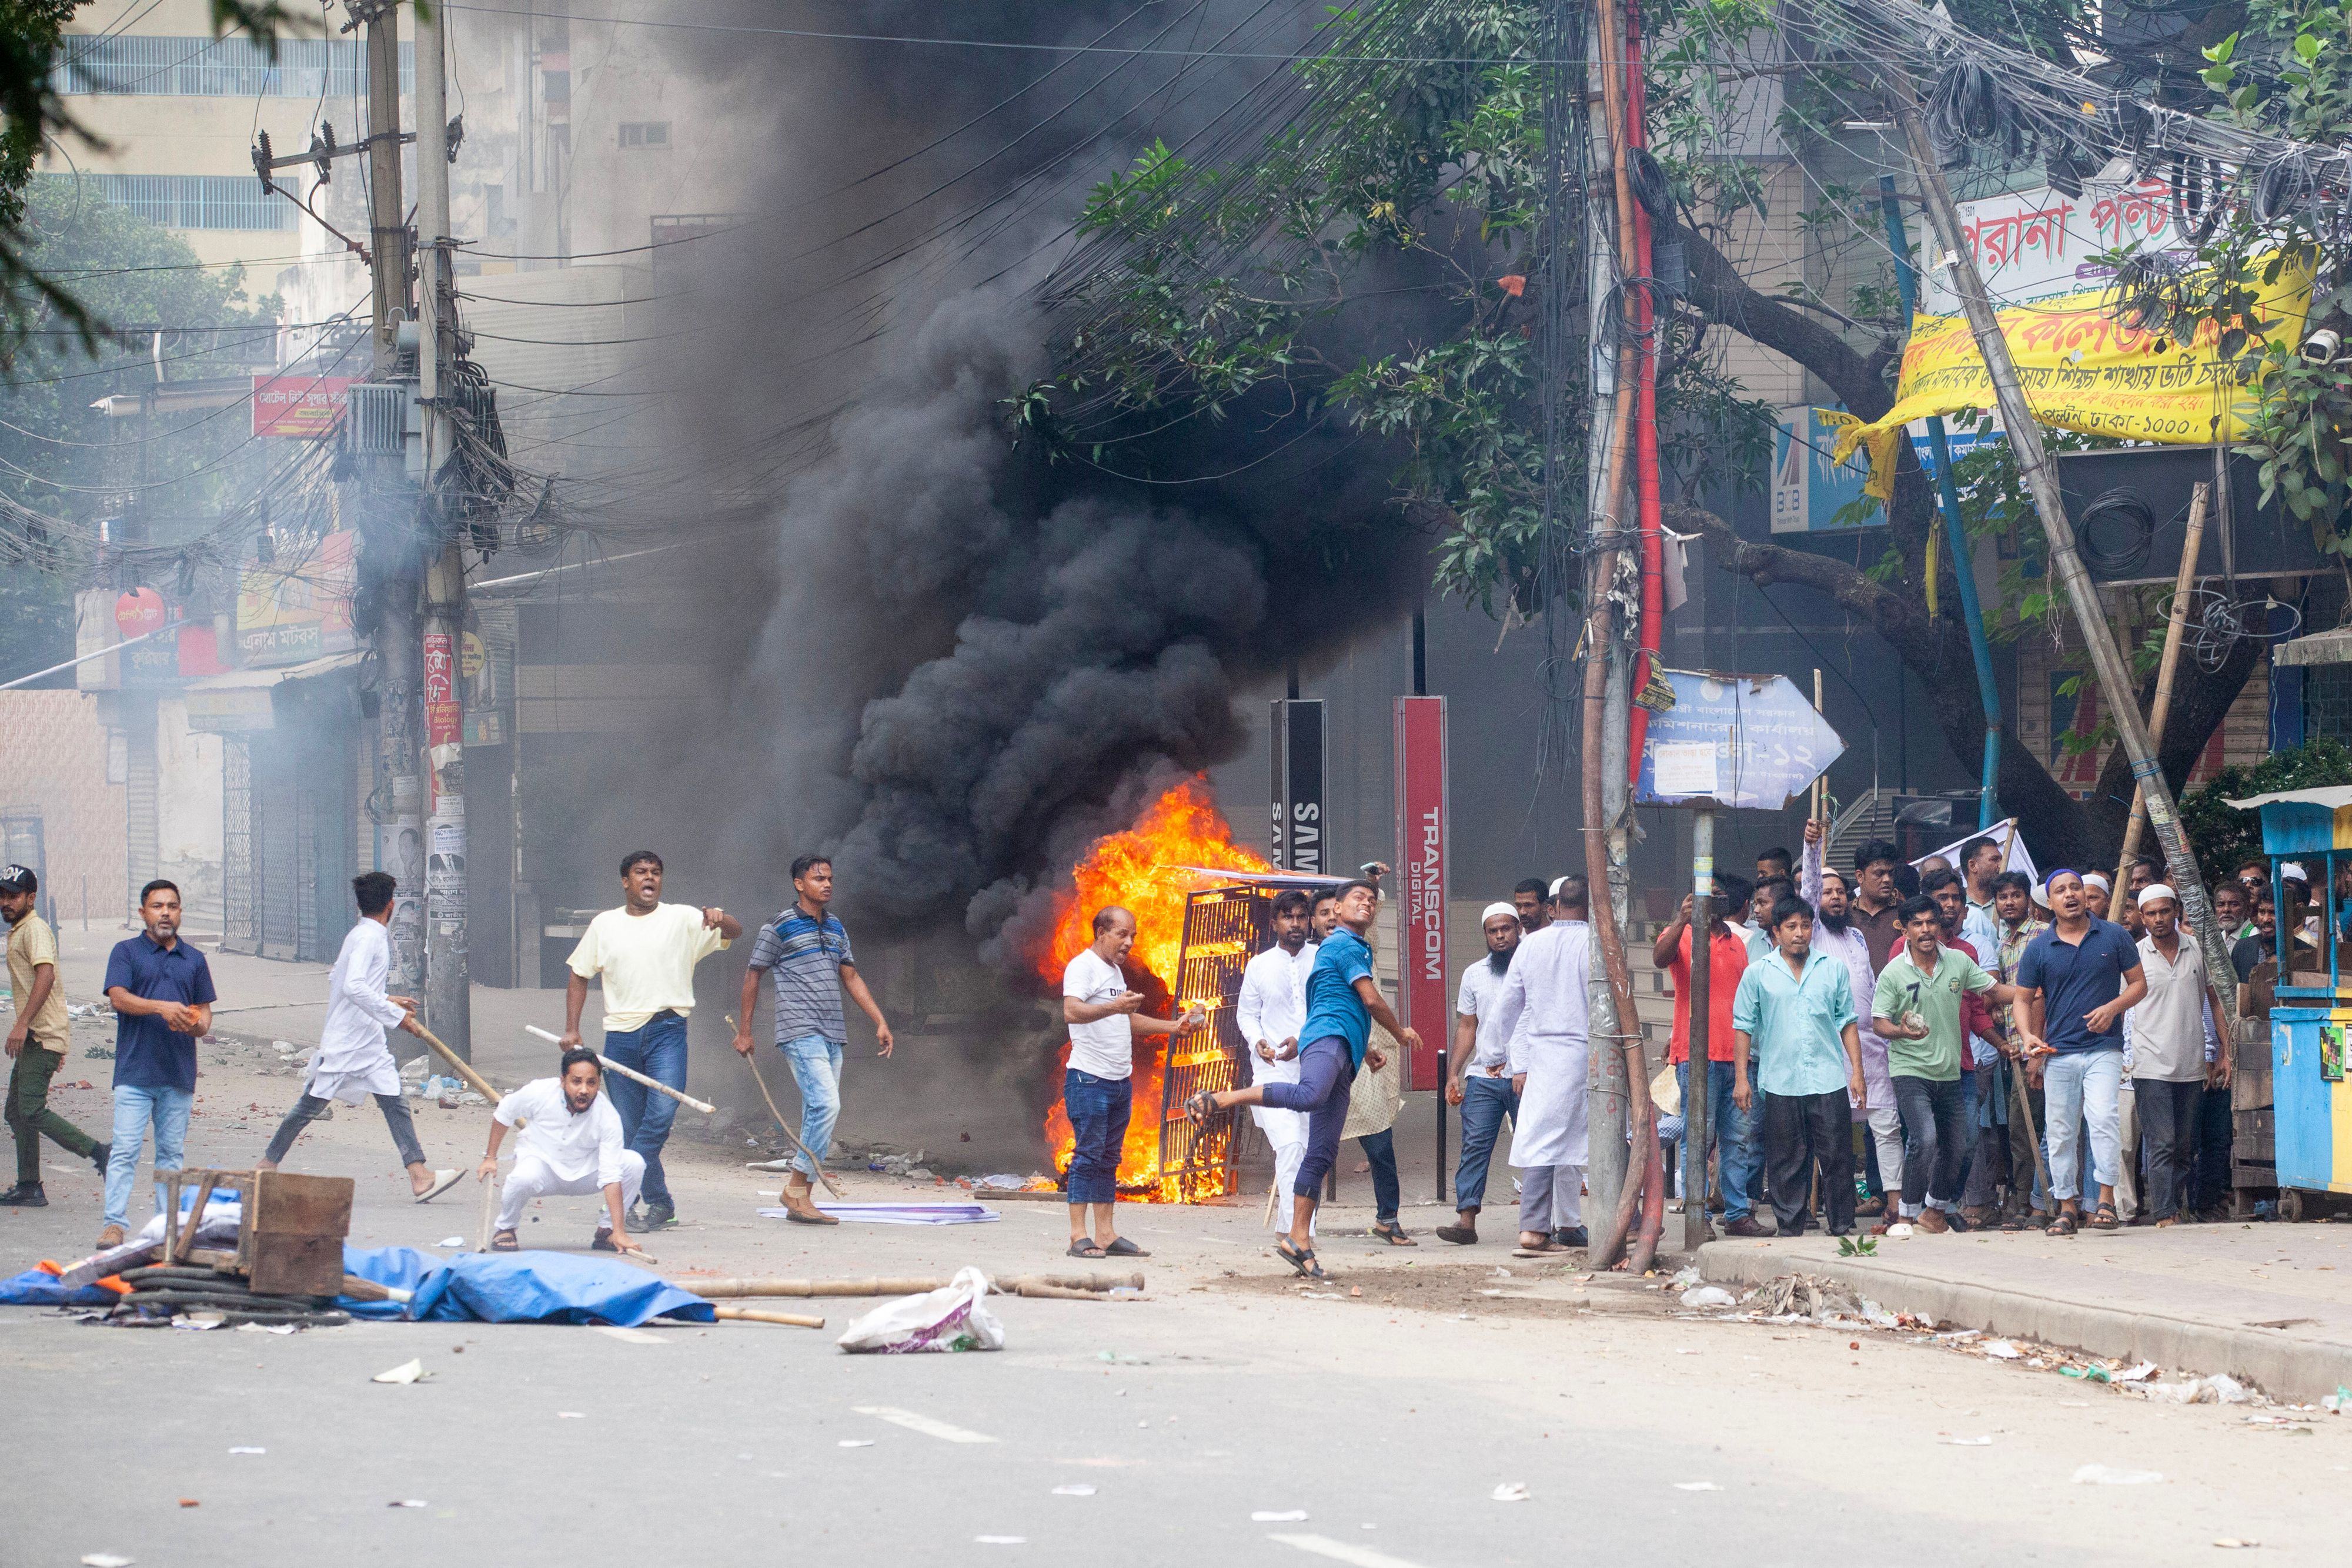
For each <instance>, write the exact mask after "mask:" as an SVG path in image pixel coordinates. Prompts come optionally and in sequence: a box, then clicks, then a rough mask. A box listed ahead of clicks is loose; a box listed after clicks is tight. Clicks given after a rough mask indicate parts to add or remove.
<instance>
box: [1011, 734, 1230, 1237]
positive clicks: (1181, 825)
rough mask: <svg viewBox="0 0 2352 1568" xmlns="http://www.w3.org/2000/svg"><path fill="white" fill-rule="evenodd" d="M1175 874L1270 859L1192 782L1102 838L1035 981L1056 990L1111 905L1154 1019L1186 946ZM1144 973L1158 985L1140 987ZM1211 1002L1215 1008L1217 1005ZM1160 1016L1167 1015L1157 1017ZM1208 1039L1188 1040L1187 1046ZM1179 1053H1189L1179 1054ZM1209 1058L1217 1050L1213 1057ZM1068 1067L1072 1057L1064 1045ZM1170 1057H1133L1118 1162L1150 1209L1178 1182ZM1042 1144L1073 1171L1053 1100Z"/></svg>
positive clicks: (1125, 1184)
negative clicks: (1163, 1129) (1166, 1093)
mask: <svg viewBox="0 0 2352 1568" xmlns="http://www.w3.org/2000/svg"><path fill="white" fill-rule="evenodd" d="M1178 866H1206V867H1209V868H1211V869H1213V870H1220V871H1238V872H1262V871H1265V870H1268V869H1270V868H1269V867H1268V866H1267V864H1266V862H1265V859H1264V858H1263V857H1262V856H1260V855H1257V854H1255V853H1253V852H1251V851H1249V850H1246V849H1244V848H1243V847H1242V846H1241V845H1239V844H1237V843H1235V842H1234V830H1233V826H1232V824H1230V823H1228V822H1227V821H1225V819H1224V816H1223V813H1222V812H1220V811H1219V810H1217V808H1216V807H1215V805H1214V804H1213V803H1212V802H1211V800H1210V799H1209V785H1208V780H1207V779H1202V778H1197V777H1196V778H1192V779H1185V780H1184V781H1183V782H1182V783H1181V784H1178V785H1177V786H1175V788H1173V789H1170V790H1169V791H1168V792H1167V793H1166V794H1164V795H1162V796H1160V799H1158V800H1154V801H1153V802H1152V803H1151V804H1150V806H1149V807H1147V808H1146V809H1145V810H1144V813H1143V815H1142V817H1141V818H1140V819H1139V820H1138V821H1137V822H1136V824H1135V826H1134V827H1132V828H1129V830H1127V831H1125V832H1119V833H1111V834H1108V835H1107V836H1105V837H1103V838H1099V839H1097V840H1096V841H1095V842H1094V847H1093V848H1091V849H1090V850H1088V851H1087V858H1086V859H1085V860H1083V861H1081V862H1078V864H1077V865H1076V867H1075V868H1074V869H1073V871H1072V873H1071V881H1072V883H1073V884H1074V885H1073V888H1072V891H1071V892H1070V893H1068V894H1065V895H1063V897H1062V898H1061V900H1060V901H1059V903H1058V904H1057V905H1056V908H1055V923H1054V945H1053V949H1052V951H1051V953H1050V954H1049V955H1048V956H1046V957H1045V960H1044V961H1042V962H1041V963H1040V964H1039V966H1038V972H1039V973H1040V974H1042V975H1044V976H1045V978H1046V979H1047V980H1048V981H1050V982H1051V983H1053V984H1054V985H1056V986H1058V985H1060V984H1061V979H1062V970H1063V969H1064V967H1066V966H1067V965H1068V964H1069V961H1070V960H1071V959H1072V958H1075V957H1076V956H1078V951H1079V949H1081V948H1083V947H1085V946H1087V944H1088V943H1089V942H1092V941H1093V940H1094V917H1095V911H1097V909H1100V908H1102V907H1103V905H1105V904H1124V905H1125V906H1126V907H1127V908H1129V909H1131V910H1133V911H1134V912H1135V925H1136V935H1135V946H1133V947H1132V948H1131V949H1129V952H1128V956H1127V969H1128V973H1129V976H1130V977H1131V983H1133V984H1134V985H1135V988H1136V989H1138V990H1139V991H1142V992H1144V993H1145V994H1146V995H1148V996H1150V997H1151V998H1152V1004H1153V1011H1154V1012H1155V1013H1156V1012H1158V1010H1159V1007H1160V1002H1161V999H1162V998H1169V997H1171V996H1172V995H1173V993H1174V991H1175V988H1176V959H1177V955H1178V953H1179V952H1180V951H1181V949H1182V947H1183V944H1184V904H1185V897H1186V895H1187V894H1190V893H1191V892H1192V883H1193V878H1192V876H1191V875H1189V874H1188V873H1184V872H1181V871H1179V870H1177V869H1175V868H1177V867H1178ZM1138 971H1142V972H1144V973H1148V974H1149V975H1150V977H1151V979H1152V980H1154V981H1157V982H1158V984H1157V985H1156V986H1154V985H1152V984H1149V983H1145V982H1143V981H1142V980H1141V977H1140V976H1139V974H1138ZM1202 999H1205V1000H1206V1001H1207V1002H1208V1003H1209V1005H1210V1006H1211V1007H1212V1008H1214V1007H1215V1005H1216V998H1213V997H1212V998H1202ZM1160 1016H1167V1015H1165V1014H1161V1015H1160ZM1209 1038H1210V1037H1209V1036H1208V1035H1207V1034H1206V1033H1205V1032H1203V1033H1195V1034H1191V1035H1187V1036H1185V1037H1184V1039H1185V1040H1186V1042H1187V1043H1188V1044H1192V1043H1193V1042H1201V1041H1205V1040H1208V1039H1209ZM1179 1049H1183V1048H1182V1047H1180V1048H1179ZM1212 1049H1213V1048H1212ZM1062 1058H1063V1060H1064V1061H1067V1060H1068V1058H1069V1047H1068V1044H1067V1043H1066V1042H1065V1044H1064V1045H1063V1048H1062ZM1163 1061H1164V1053H1163V1052H1161V1051H1159V1050H1158V1049H1156V1048H1155V1046H1153V1045H1146V1046H1139V1048H1138V1049H1137V1051H1136V1053H1135V1112H1134V1115H1133V1117H1132V1118H1131V1119H1130V1120H1129V1123H1128V1124H1127V1143H1126V1146H1125V1147H1124V1148H1123V1149H1122V1150H1121V1151H1120V1153H1119V1159H1118V1186H1119V1190H1120V1192H1121V1194H1122V1196H1126V1197H1135V1198H1139V1199H1140V1200H1142V1201H1144V1202H1161V1203H1169V1202H1173V1201H1175V1199H1176V1197H1177V1194H1176V1191H1175V1186H1176V1182H1175V1180H1174V1178H1172V1177H1170V1178H1166V1179H1165V1180H1163V1178H1162V1177H1161V1176H1160V1077H1161V1064H1162V1062H1163ZM1045 1137H1046V1140H1047V1141H1048V1142H1049V1143H1051V1144H1052V1145H1054V1163H1055V1169H1057V1170H1066V1169H1067V1168H1068V1167H1069V1163H1070V1151H1071V1149H1072V1148H1073V1147H1074V1146H1075V1145H1076V1142H1077V1136H1076V1133H1075V1132H1074V1131H1073V1130H1072V1129H1071V1126H1070V1119H1069V1117H1068V1116H1066V1115H1065V1114H1064V1113H1063V1111H1062V1102H1061V1099H1060V1097H1059V1096H1058V1095H1057V1096H1055V1101H1054V1108H1053V1109H1052V1110H1051V1111H1049V1112H1047V1113H1045Z"/></svg>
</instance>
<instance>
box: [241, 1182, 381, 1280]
mask: <svg viewBox="0 0 2352 1568" xmlns="http://www.w3.org/2000/svg"><path fill="white" fill-rule="evenodd" d="M249 1192H250V1197H249V1198H248V1199H247V1207H246V1211H245V1223H244V1225H243V1226H242V1227H241V1228H240V1229H239V1233H238V1236H237V1257H238V1261H239V1263H240V1264H241V1265H242V1266H243V1269H244V1271H245V1275H246V1278H247V1281H249V1282H250V1283H251V1285H252V1286H253V1289H254V1290H255V1291H257V1293H259V1294H261V1295H265V1296H332V1295H335V1294H337V1293H339V1292H340V1291H341V1290H342V1284H343V1238H345V1237H346V1236H348V1235H350V1234H351V1229H352V1192H353V1185H352V1178H351V1177H349V1176H296V1175H293V1174H292V1173H290V1172H287V1171H257V1172H256V1173H255V1175H254V1178H253V1186H251V1188H250V1189H249Z"/></svg>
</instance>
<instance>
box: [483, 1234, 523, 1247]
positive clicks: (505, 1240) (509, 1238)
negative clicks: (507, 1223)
mask: <svg viewBox="0 0 2352 1568" xmlns="http://www.w3.org/2000/svg"><path fill="white" fill-rule="evenodd" d="M490 1250H491V1251H493V1252H520V1251H521V1250H522V1243H520V1241H517V1240H516V1239H515V1233H514V1232H513V1231H511V1230H501V1231H499V1233H498V1234H497V1235H496V1236H493V1237H491V1238H490Z"/></svg>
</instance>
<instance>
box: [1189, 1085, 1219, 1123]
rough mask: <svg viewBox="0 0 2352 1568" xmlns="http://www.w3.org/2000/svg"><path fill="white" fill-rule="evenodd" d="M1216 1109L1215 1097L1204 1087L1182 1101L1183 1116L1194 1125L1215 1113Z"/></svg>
mask: <svg viewBox="0 0 2352 1568" xmlns="http://www.w3.org/2000/svg"><path fill="white" fill-rule="evenodd" d="M1216 1111H1217V1097H1216V1095H1214V1094H1213V1093H1211V1092H1209V1091H1208V1090H1206V1089H1203V1090H1202V1091H1201V1092H1199V1093H1197V1094H1195V1095H1193V1096H1192V1098H1191V1099H1190V1100H1187V1101H1185V1102H1184V1118H1185V1120H1186V1121H1189V1122H1191V1123H1192V1125H1194V1126H1196V1127H1197V1126H1199V1125H1200V1124H1202V1123H1203V1122H1205V1121H1207V1120H1208V1119H1209V1118H1210V1117H1211V1116H1213V1115H1214V1114H1216Z"/></svg>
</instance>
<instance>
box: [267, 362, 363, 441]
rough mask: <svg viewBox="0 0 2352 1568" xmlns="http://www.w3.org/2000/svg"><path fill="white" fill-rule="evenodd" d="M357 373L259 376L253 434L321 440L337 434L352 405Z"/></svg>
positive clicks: (287, 438)
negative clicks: (337, 428)
mask: <svg viewBox="0 0 2352 1568" xmlns="http://www.w3.org/2000/svg"><path fill="white" fill-rule="evenodd" d="M357 379H358V378H357V377H354V376H256V377H254V378H253V434H256V435H274V436H278V437H280V438H282V439H285V440H291V441H317V440H320V438H322V437H324V436H328V435H331V434H334V430H335V425H336V423H338V422H339V421H341V418H342V417H343V411H344V410H345V409H346V408H349V407H350V406H351V402H352V391H351V388H352V382H353V381H355V380H357Z"/></svg>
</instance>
